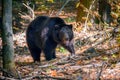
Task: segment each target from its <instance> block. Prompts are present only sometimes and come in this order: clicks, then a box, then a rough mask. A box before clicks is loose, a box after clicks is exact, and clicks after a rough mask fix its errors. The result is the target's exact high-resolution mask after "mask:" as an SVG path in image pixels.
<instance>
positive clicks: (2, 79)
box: [0, 76, 18, 80]
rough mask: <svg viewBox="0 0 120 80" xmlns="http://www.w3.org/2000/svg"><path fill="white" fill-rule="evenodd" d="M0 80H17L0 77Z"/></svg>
mask: <svg viewBox="0 0 120 80" xmlns="http://www.w3.org/2000/svg"><path fill="white" fill-rule="evenodd" d="M0 80H18V79H14V78H9V77H4V76H0Z"/></svg>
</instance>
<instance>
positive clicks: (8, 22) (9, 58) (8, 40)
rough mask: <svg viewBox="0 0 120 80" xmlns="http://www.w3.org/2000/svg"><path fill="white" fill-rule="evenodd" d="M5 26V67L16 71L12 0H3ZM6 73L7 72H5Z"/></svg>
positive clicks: (3, 35)
mask: <svg viewBox="0 0 120 80" xmlns="http://www.w3.org/2000/svg"><path fill="white" fill-rule="evenodd" d="M2 3H3V14H2V16H3V23H2V24H3V26H2V45H3V49H2V57H3V68H4V69H5V70H7V71H8V72H10V73H14V71H15V64H14V48H13V31H12V0H3V2H2ZM4 75H5V74H4Z"/></svg>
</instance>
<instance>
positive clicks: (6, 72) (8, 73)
mask: <svg viewBox="0 0 120 80" xmlns="http://www.w3.org/2000/svg"><path fill="white" fill-rule="evenodd" d="M0 71H2V72H4V73H5V74H7V75H8V76H11V77H14V75H13V74H11V73H10V72H8V71H6V70H5V69H3V68H2V67H0Z"/></svg>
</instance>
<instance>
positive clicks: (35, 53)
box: [30, 47, 41, 62]
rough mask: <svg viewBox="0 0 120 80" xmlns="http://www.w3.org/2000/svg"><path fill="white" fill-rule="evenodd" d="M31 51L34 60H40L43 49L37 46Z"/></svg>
mask: <svg viewBox="0 0 120 80" xmlns="http://www.w3.org/2000/svg"><path fill="white" fill-rule="evenodd" d="M30 53H31V56H32V58H33V60H34V62H36V61H37V62H40V54H41V49H40V48H37V47H32V48H30Z"/></svg>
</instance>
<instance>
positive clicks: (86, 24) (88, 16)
mask: <svg viewBox="0 0 120 80" xmlns="http://www.w3.org/2000/svg"><path fill="white" fill-rule="evenodd" d="M95 1H96V0H94V1H93V3H92V4H91V5H90V7H89V12H88V14H87V19H86V21H85V28H84V30H83V32H86V29H87V21H88V17H89V14H90V10H91V9H92V6H93V4H94V3H95Z"/></svg>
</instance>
